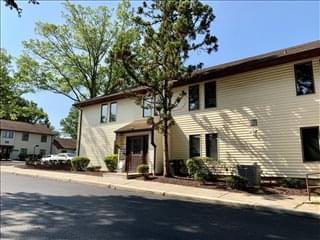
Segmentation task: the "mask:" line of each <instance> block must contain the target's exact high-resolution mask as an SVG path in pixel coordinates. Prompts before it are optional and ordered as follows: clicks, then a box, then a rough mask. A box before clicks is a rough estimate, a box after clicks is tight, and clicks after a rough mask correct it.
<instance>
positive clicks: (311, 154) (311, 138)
mask: <svg viewBox="0 0 320 240" xmlns="http://www.w3.org/2000/svg"><path fill="white" fill-rule="evenodd" d="M300 134H301V144H302V153H303V161H304V162H313V161H320V145H319V127H304V128H301V129H300Z"/></svg>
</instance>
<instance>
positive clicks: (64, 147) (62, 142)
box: [52, 138, 77, 154]
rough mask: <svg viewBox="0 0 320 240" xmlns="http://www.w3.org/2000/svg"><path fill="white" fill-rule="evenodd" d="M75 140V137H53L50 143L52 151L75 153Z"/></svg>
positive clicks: (55, 152)
mask: <svg viewBox="0 0 320 240" xmlns="http://www.w3.org/2000/svg"><path fill="white" fill-rule="evenodd" d="M76 145H77V141H76V140H75V139H67V138H55V139H54V140H53V145H52V153H54V154H57V153H75V151H76Z"/></svg>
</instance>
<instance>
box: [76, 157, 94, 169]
mask: <svg viewBox="0 0 320 240" xmlns="http://www.w3.org/2000/svg"><path fill="white" fill-rule="evenodd" d="M89 163H90V159H89V158H86V157H74V158H73V159H72V160H71V166H72V170H74V171H86V170H87V167H88V165H89Z"/></svg>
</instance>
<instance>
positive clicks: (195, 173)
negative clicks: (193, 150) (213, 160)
mask: <svg viewBox="0 0 320 240" xmlns="http://www.w3.org/2000/svg"><path fill="white" fill-rule="evenodd" d="M208 160H209V158H207V157H194V158H190V159H188V160H187V162H186V165H187V169H188V173H189V175H190V177H192V178H194V179H195V180H211V179H212V178H213V175H212V174H211V172H210V170H209V168H208V167H207V165H206V164H205V162H206V161H208Z"/></svg>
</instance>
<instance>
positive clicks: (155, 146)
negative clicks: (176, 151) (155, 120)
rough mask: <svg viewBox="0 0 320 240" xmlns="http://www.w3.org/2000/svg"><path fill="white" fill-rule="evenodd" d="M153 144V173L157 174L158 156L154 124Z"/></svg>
mask: <svg viewBox="0 0 320 240" xmlns="http://www.w3.org/2000/svg"><path fill="white" fill-rule="evenodd" d="M151 145H152V146H153V149H154V150H153V175H155V174H156V158H157V145H156V144H155V142H154V125H152V130H151Z"/></svg>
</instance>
